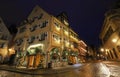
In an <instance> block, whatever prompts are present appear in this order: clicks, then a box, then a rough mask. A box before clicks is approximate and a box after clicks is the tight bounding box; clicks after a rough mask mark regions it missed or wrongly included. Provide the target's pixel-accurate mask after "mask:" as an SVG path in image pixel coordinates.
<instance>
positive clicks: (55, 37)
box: [53, 34, 61, 43]
mask: <svg viewBox="0 0 120 77" xmlns="http://www.w3.org/2000/svg"><path fill="white" fill-rule="evenodd" d="M53 39H54V40H55V41H56V42H58V43H60V40H61V38H60V36H58V35H56V34H53Z"/></svg>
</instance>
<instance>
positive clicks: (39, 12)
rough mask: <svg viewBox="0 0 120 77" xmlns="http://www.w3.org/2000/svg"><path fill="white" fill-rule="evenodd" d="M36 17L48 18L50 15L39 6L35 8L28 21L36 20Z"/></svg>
mask: <svg viewBox="0 0 120 77" xmlns="http://www.w3.org/2000/svg"><path fill="white" fill-rule="evenodd" d="M36 17H38V18H39V17H42V18H46V17H47V18H48V17H50V15H49V14H48V13H47V12H45V11H44V10H43V9H42V8H40V7H39V6H38V5H37V6H35V7H34V8H33V10H32V12H31V13H30V15H29V16H28V19H34V18H36Z"/></svg>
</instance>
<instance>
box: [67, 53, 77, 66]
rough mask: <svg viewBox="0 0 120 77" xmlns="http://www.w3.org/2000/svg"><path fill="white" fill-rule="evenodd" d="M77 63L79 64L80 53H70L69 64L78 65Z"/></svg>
mask: <svg viewBox="0 0 120 77" xmlns="http://www.w3.org/2000/svg"><path fill="white" fill-rule="evenodd" d="M76 63H78V52H77V51H70V52H69V64H76Z"/></svg>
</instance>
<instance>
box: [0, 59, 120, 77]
mask: <svg viewBox="0 0 120 77" xmlns="http://www.w3.org/2000/svg"><path fill="white" fill-rule="evenodd" d="M0 69H1V70H0V77H120V62H114V61H101V62H89V63H84V64H82V65H80V64H76V65H71V66H67V67H56V68H53V69H37V70H28V69H15V68H14V67H8V66H0Z"/></svg>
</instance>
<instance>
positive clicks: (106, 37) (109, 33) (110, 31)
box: [103, 26, 113, 43]
mask: <svg viewBox="0 0 120 77" xmlns="http://www.w3.org/2000/svg"><path fill="white" fill-rule="evenodd" d="M112 33H113V29H112V27H111V26H110V27H109V29H108V31H107V32H106V34H105V36H104V38H103V42H104V43H105V42H106V41H107V40H108V39H109V37H110V36H111V34H112Z"/></svg>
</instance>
